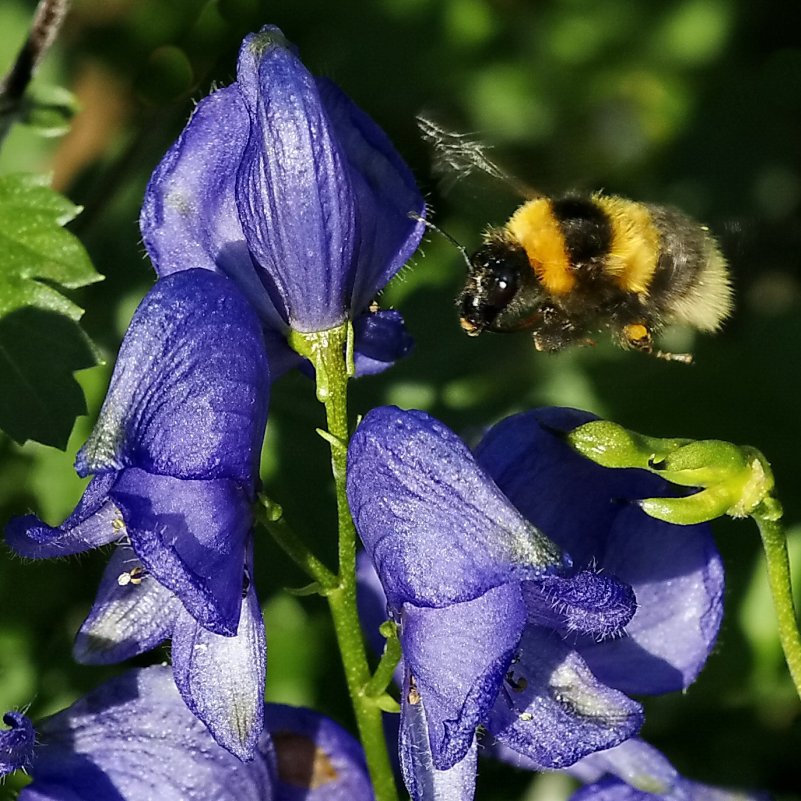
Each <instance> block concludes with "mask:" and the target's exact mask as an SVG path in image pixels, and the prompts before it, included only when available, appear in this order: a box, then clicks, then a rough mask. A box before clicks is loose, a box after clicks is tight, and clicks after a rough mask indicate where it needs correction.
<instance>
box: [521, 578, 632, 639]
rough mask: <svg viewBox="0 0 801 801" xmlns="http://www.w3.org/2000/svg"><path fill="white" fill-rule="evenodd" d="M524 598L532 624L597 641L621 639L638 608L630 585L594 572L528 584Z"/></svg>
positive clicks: (526, 583) (543, 579) (544, 579)
mask: <svg viewBox="0 0 801 801" xmlns="http://www.w3.org/2000/svg"><path fill="white" fill-rule="evenodd" d="M524 597H525V598H526V603H527V605H528V610H529V620H530V621H531V622H536V623H537V625H541V626H547V627H548V628H552V629H556V630H558V631H560V632H563V633H565V634H567V633H577V634H587V635H590V636H591V637H594V638H595V639H596V640H598V641H601V640H606V639H608V638H609V637H616V636H620V635H621V634H622V633H623V629H624V627H625V626H626V624H627V623H628V622H629V621H630V620H631V618H632V617H633V615H634V613H635V611H636V608H637V601H636V599H635V597H634V593H633V592H632V589H631V587H629V585H628V584H623V583H622V582H620V581H618V580H617V579H616V578H615V577H614V576H612V575H610V574H599V573H596V572H594V571H592V570H580V571H579V572H578V573H576V575H574V576H571V577H569V578H568V577H565V576H544V577H543V578H541V579H538V580H537V581H527V582H525V583H524Z"/></svg>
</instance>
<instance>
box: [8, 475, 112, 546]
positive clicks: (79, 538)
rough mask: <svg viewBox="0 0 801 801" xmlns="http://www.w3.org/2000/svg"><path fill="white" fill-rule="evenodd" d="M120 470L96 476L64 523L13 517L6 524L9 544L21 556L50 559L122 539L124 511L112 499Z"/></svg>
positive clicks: (30, 516)
mask: <svg viewBox="0 0 801 801" xmlns="http://www.w3.org/2000/svg"><path fill="white" fill-rule="evenodd" d="M116 479H117V475H116V473H107V474H106V475H102V476H96V477H95V478H93V479H92V480H91V481H90V482H89V484H88V485H87V487H86V489H85V490H84V493H83V496H82V497H81V500H80V501H79V502H78V505H77V506H76V507H75V511H74V512H73V513H72V514H71V515H70V516H69V517H68V518H67V519H66V520H65V521H64V522H63V523H62V524H61V525H60V526H57V527H52V526H48V525H45V524H44V523H43V522H42V521H41V520H39V518H38V517H36V516H34V515H25V516H23V517H13V518H11V520H10V521H9V523H8V526H7V527H6V544H7V545H8V546H9V548H11V549H12V550H13V551H16V553H18V554H20V556H26V557H28V558H29V559H49V558H53V557H58V556H71V555H72V554H75V553H82V552H83V551H89V550H91V549H92V548H98V547H99V546H101V545H108V543H110V542H114V540H117V539H119V538H120V537H121V536H122V535H123V533H124V526H123V524H122V514H121V513H120V510H119V509H118V508H117V507H116V506H115V505H114V503H113V502H112V501H111V500H109V497H108V491H109V489H110V488H111V487H112V486H113V484H114V482H115V481H116Z"/></svg>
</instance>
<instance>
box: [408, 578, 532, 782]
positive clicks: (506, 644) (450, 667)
mask: <svg viewBox="0 0 801 801" xmlns="http://www.w3.org/2000/svg"><path fill="white" fill-rule="evenodd" d="M524 624H525V604H524V603H523V599H522V596H521V593H520V588H519V586H517V585H515V584H509V585H503V586H501V587H497V588H496V589H493V590H490V591H489V592H488V593H486V594H485V595H482V596H481V597H480V598H478V599H476V600H474V601H468V602H466V603H462V604H453V605H451V606H447V607H444V608H442V609H426V608H417V607H414V606H411V605H409V604H407V605H405V606H404V607H403V613H402V618H401V646H402V648H403V658H404V665H405V667H406V671H407V675H408V676H410V677H409V678H407V683H408V686H407V687H406V688H405V691H404V697H403V702H402V703H403V711H402V712H401V715H402V720H401V728H402V729H403V728H404V727H405V726H406V725H407V723H406V722H405V716H406V715H407V714H408V712H409V707H411V706H414V705H415V704H416V703H417V702H418V701H420V700H422V701H423V702H424V703H425V709H426V712H425V714H426V719H427V724H428V732H429V739H430V742H431V758H432V761H433V764H434V766H435V767H436V768H438V769H439V770H447V769H448V768H451V767H453V766H454V765H455V764H456V763H457V762H459V761H461V760H462V759H464V757H465V755H466V754H467V751H468V749H469V748H470V745H471V743H472V742H473V738H474V736H475V730H476V726H478V725H479V723H482V722H483V721H484V719H485V718H486V716H487V714H488V713H489V710H490V708H491V707H492V705H493V703H494V701H495V698H496V696H497V694H498V691H499V689H500V687H501V685H502V683H503V680H504V677H505V675H506V671H507V670H508V668H509V664H510V662H511V661H512V657H513V656H514V653H515V651H516V649H517V646H518V643H519V641H520V634H521V632H522V629H523V626H524ZM408 725H414V724H413V723H412V722H410V723H409V724H408ZM402 736H404V735H402Z"/></svg>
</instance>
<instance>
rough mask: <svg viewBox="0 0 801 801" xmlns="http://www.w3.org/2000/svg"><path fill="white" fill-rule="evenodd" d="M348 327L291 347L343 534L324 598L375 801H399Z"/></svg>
mask: <svg viewBox="0 0 801 801" xmlns="http://www.w3.org/2000/svg"><path fill="white" fill-rule="evenodd" d="M350 328H351V326H350V324H345V325H342V326H341V327H339V328H334V329H331V330H329V331H322V332H318V333H313V334H300V333H297V332H293V334H292V336H291V344H292V346H293V347H294V348H295V350H297V351H298V352H299V353H301V354H303V355H305V356H307V357H308V358H309V359H310V360H311V362H312V364H313V365H314V369H315V375H316V381H317V398H318V400H319V401H320V402H321V403H322V404H323V405H324V406H325V416H326V424H327V428H328V436H327V437H326V439H327V440H328V442H329V445H330V448H331V472H332V473H333V477H334V487H335V492H336V503H337V527H338V530H339V544H338V555H339V575H338V583H337V587H336V588H335V589H333V590H331V591H330V592H329V593H328V594H327V595H326V599H327V600H328V605H329V608H330V610H331V617H332V619H333V623H334V631H335V634H336V638H337V644H338V645H339V651H340V654H341V656H342V664H343V667H344V669H345V680H346V682H347V685H348V691H349V693H350V697H351V702H352V704H353V712H354V715H355V717H356V725H357V726H358V729H359V737H360V739H361V742H362V746H363V748H364V753H365V758H366V761H367V768H368V770H369V772H370V778H371V780H372V783H373V791H374V793H375V798H376V801H397V799H398V791H397V788H396V787H395V777H394V775H393V772H392V766H391V764H390V761H389V755H388V753H387V744H386V739H385V737H384V727H383V722H382V718H381V710H380V708H379V707H378V705H377V703H376V699H375V698H372V697H370V696H368V694H367V692H366V688H367V687H368V685H369V683H370V680H371V675H370V667H369V664H368V661H367V649H366V647H365V643H364V637H363V636H362V630H361V624H360V622H359V614H358V610H357V607H356V528H355V526H354V524H353V518H352V517H351V514H350V508H349V506H348V498H347V493H346V486H345V484H346V478H347V443H348V439H349V436H350V430H349V426H348V406H347V391H348V378H349V377H350V376H351V375H352V356H351V353H352V349H351V339H350V338H351V336H352V334H351V331H350Z"/></svg>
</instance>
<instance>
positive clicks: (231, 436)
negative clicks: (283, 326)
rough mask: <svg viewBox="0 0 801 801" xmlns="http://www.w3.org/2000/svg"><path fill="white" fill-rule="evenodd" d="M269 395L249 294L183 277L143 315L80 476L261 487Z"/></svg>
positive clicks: (166, 286) (197, 276)
mask: <svg viewBox="0 0 801 801" xmlns="http://www.w3.org/2000/svg"><path fill="white" fill-rule="evenodd" d="M268 395H269V372H268V367H267V357H266V354H265V349H264V341H263V338H262V333H261V326H260V324H259V321H258V318H257V317H256V315H255V313H254V312H253V310H252V308H251V307H250V305H249V304H248V302H247V301H246V300H245V298H244V297H243V296H242V294H241V293H240V292H239V291H238V290H237V289H236V287H235V286H234V285H233V283H232V282H231V281H229V280H227V279H225V278H223V277H221V276H219V275H216V274H215V273H212V272H209V271H207V270H186V271H184V272H179V273H175V274H174V275H171V276H168V277H167V278H164V279H162V280H160V281H159V282H158V283H157V284H156V285H155V286H154V287H153V289H151V291H150V292H149V293H148V295H147V297H146V298H145V299H144V300H143V301H142V303H141V304H140V306H139V308H138V309H137V311H136V314H135V315H134V317H133V320H132V321H131V324H130V326H129V328H128V332H127V334H126V335H125V339H124V340H123V343H122V347H121V349H120V353H119V356H118V358H117V364H116V366H115V368H114V374H113V376H112V379H111V385H110V387H109V390H108V394H107V396H106V400H105V402H104V404H103V408H102V409H101V411H100V418H99V420H98V422H97V425H96V426H95V429H94V431H93V432H92V435H91V437H90V438H89V440H88V442H87V443H86V444H85V445H84V447H83V448H82V449H81V450H80V452H79V453H78V457H77V459H76V469H77V470H78V472H79V474H81V475H86V474H88V473H103V472H108V471H110V470H117V469H120V468H122V467H129V466H133V467H141V468H142V469H144V470H147V471H148V472H151V473H158V474H161V475H169V476H175V477H177V478H203V479H211V478H231V479H234V480H236V481H240V482H242V483H243V484H244V485H245V486H247V487H249V488H252V487H253V485H254V482H255V480H256V475H257V471H258V459H259V456H260V453H261V444H262V439H263V437H264V426H265V423H266V419H267V402H268Z"/></svg>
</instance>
